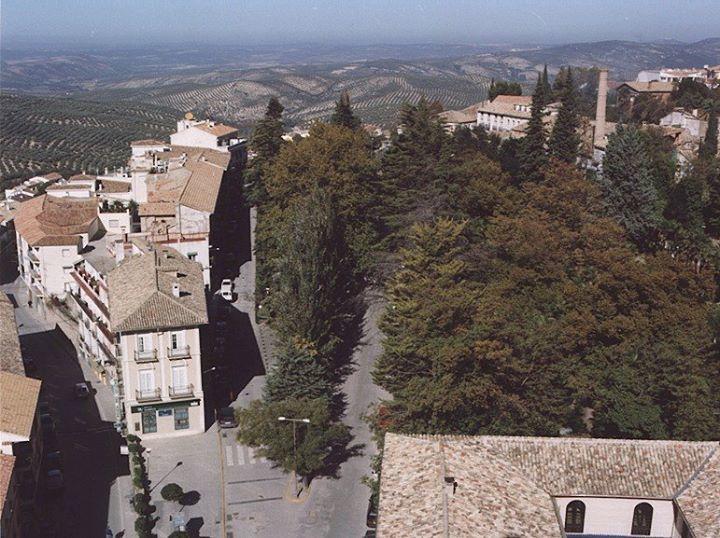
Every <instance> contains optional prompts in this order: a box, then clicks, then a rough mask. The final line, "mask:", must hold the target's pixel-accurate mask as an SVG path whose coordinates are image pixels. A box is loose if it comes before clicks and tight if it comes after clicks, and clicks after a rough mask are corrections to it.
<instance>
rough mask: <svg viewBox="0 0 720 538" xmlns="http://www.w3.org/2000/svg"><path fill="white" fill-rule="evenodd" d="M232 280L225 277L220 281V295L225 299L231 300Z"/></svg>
mask: <svg viewBox="0 0 720 538" xmlns="http://www.w3.org/2000/svg"><path fill="white" fill-rule="evenodd" d="M233 287H234V286H233V281H232V280H230V279H229V278H226V279H224V280H223V281H222V284H220V297H222V298H223V299H225V300H226V301H231V302H232V300H233Z"/></svg>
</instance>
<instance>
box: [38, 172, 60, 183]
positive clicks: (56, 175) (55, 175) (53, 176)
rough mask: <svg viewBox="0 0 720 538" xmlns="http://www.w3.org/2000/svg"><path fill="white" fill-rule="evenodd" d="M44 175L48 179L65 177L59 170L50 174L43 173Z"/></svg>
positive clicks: (53, 179) (54, 179)
mask: <svg viewBox="0 0 720 538" xmlns="http://www.w3.org/2000/svg"><path fill="white" fill-rule="evenodd" d="M42 177H44V178H45V179H47V180H48V181H56V180H58V179H63V177H62V175H61V174H59V173H58V172H50V173H49V174H43V176H42Z"/></svg>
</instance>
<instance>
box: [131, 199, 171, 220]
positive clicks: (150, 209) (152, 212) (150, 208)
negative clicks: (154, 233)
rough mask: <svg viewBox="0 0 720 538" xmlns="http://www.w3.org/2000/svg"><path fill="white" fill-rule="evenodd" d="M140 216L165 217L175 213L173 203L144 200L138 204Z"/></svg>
mask: <svg viewBox="0 0 720 538" xmlns="http://www.w3.org/2000/svg"><path fill="white" fill-rule="evenodd" d="M138 215H140V216H141V217H153V216H158V217H167V216H174V215H175V204H173V203H172V202H146V203H144V204H140V205H139V206H138Z"/></svg>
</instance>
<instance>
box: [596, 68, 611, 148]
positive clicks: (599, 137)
mask: <svg viewBox="0 0 720 538" xmlns="http://www.w3.org/2000/svg"><path fill="white" fill-rule="evenodd" d="M607 76H608V70H607V69H600V78H599V80H598V96H597V108H596V109H595V135H594V136H593V146H597V145H599V144H601V143H602V141H603V140H604V139H605V107H606V106H607Z"/></svg>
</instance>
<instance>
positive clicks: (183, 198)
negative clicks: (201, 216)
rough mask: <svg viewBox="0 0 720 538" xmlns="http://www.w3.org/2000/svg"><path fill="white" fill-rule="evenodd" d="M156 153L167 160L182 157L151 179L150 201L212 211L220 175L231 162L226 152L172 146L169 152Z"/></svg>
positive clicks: (221, 176) (218, 188) (220, 178)
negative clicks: (168, 168) (174, 166)
mask: <svg viewBox="0 0 720 538" xmlns="http://www.w3.org/2000/svg"><path fill="white" fill-rule="evenodd" d="M155 155H156V156H157V157H158V158H160V159H163V160H167V161H170V160H172V159H181V160H180V162H179V163H178V167H176V168H172V167H171V169H170V170H169V171H168V172H166V173H163V174H157V175H155V176H154V179H150V183H149V189H148V191H149V192H148V201H149V202H172V203H180V204H182V205H185V206H187V207H190V208H192V209H197V210H198V211H205V212H208V213H212V212H214V211H215V206H216V204H217V200H218V195H219V194H220V186H221V184H222V179H223V174H224V173H225V171H226V170H227V166H228V164H229V162H230V155H229V154H228V153H221V152H218V151H213V150H208V149H198V148H189V147H184V146H173V147H172V150H171V151H165V152H158V153H156V154H155ZM147 210H148V211H150V210H152V209H151V208H148V209H147Z"/></svg>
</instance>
